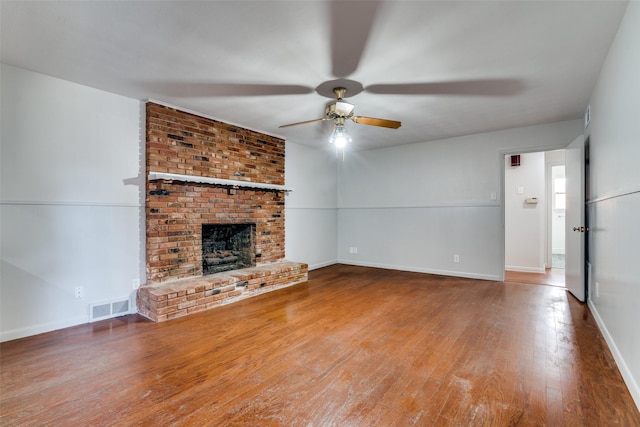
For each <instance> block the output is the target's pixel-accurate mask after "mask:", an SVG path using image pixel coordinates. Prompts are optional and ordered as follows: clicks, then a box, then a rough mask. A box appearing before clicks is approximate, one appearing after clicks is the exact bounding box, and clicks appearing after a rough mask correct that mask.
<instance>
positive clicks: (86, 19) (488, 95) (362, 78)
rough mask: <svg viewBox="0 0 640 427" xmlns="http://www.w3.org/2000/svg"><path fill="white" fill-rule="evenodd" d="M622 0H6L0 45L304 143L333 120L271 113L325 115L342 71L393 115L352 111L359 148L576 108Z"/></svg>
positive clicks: (12, 57)
mask: <svg viewBox="0 0 640 427" xmlns="http://www.w3.org/2000/svg"><path fill="white" fill-rule="evenodd" d="M626 6H627V2H626V1H579V0H574V1H460V2H459V1H438V2H436V1H415V0H414V1H397V0H389V1H383V2H366V1H354V2H347V1H338V2H329V1H271V0H262V1H238V0H235V1H211V2H205V1H200V2H187V1H135V2H134V1H110V2H89V1H87V2H83V1H77V2H60V1H50V2H35V1H17V2H13V1H5V0H2V2H1V10H0V13H1V20H2V21H1V36H2V42H1V43H2V44H1V50H0V58H1V60H2V62H4V63H6V64H10V65H14V66H18V67H22V68H25V69H28V70H33V71H37V72H40V73H43V74H47V75H50V76H54V77H59V78H62V79H65V80H69V81H72V82H77V83H80V84H83V85H87V86H91V87H95V88H99V89H103V90H106V91H109V92H114V93H117V94H121V95H125V96H128V97H132V98H136V99H154V100H158V101H162V102H165V103H169V104H172V105H175V106H178V107H183V108H186V109H190V110H193V111H196V112H200V113H204V114H207V115H210V116H213V117H216V118H219V119H221V120H224V121H228V122H232V123H236V124H240V125H243V126H246V127H249V128H252V129H256V130H260V131H264V132H267V133H271V134H275V135H280V136H283V137H285V138H287V139H288V140H291V141H294V142H298V143H302V144H307V145H312V146H322V145H326V144H327V142H326V140H327V137H328V135H329V133H330V130H331V124H330V123H329V122H320V123H314V124H308V125H304V126H295V127H290V128H286V129H279V128H278V126H279V125H282V124H287V123H291V122H299V121H303V120H309V119H315V118H320V117H322V116H323V115H324V107H325V105H326V104H327V102H329V101H330V100H329V98H327V97H324V96H322V95H320V94H319V93H318V91H317V90H316V89H317V88H318V87H319V86H320V90H319V91H320V92H321V93H324V89H327V88H328V89H330V88H331V87H332V86H333V85H332V84H330V83H325V82H327V81H331V80H336V79H348V80H350V81H349V82H345V84H346V85H347V86H348V87H351V86H354V85H355V86H356V87H357V86H358V85H362V86H363V87H364V90H363V91H362V92H361V93H359V94H357V95H355V96H352V97H350V96H349V93H347V96H346V98H347V100H349V101H350V102H352V103H354V104H355V105H356V114H357V115H363V116H370V117H379V118H385V119H391V120H399V121H402V127H401V128H400V129H398V130H392V129H386V128H379V127H373V126H366V125H358V124H355V123H352V122H348V123H347V128H348V130H349V132H350V133H351V135H352V137H353V139H354V141H353V146H354V147H353V148H355V149H358V148H359V149H368V148H375V147H383V146H391V145H397V144H409V143H414V142H422V141H429V140H435V139H442V138H447V137H452V136H459V135H465V134H473V133H480V132H485V131H491V130H496V129H506V128H512V127H518V126H525V125H531V124H539V123H545V122H553V121H560V120H566V119H574V118H579V117H582V114H583V112H584V110H585V108H586V106H587V102H588V98H589V95H590V93H591V90H592V88H593V86H594V84H595V82H596V78H597V76H598V73H599V71H600V67H601V65H602V63H603V61H604V59H605V56H606V54H607V51H608V48H609V46H610V44H611V42H612V40H613V37H614V36H615V33H616V31H617V28H618V25H619V23H620V20H621V18H622V15H623V14H624V10H625V8H626ZM447 82H448V83H447ZM322 83H325V84H324V85H322V86H321V84H322ZM394 85H400V86H394ZM384 92H395V93H396V94H389V93H384ZM398 93H399V94H398Z"/></svg>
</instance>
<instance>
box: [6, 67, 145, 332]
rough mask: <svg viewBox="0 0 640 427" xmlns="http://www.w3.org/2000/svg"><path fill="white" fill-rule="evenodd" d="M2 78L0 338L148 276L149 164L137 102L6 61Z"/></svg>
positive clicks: (51, 324) (61, 317) (84, 312)
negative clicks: (145, 204)
mask: <svg viewBox="0 0 640 427" xmlns="http://www.w3.org/2000/svg"><path fill="white" fill-rule="evenodd" d="M0 74H1V81H2V82H1V93H2V106H1V117H2V133H1V146H0V147H1V153H2V160H1V172H0V173H1V179H2V184H1V191H2V193H1V205H0V215H1V217H0V218H1V223H2V224H1V227H0V229H1V235H0V240H1V257H2V270H1V272H0V280H1V283H0V313H1V314H0V339H1V340H3V341H4V340H8V339H13V338H18V337H22V336H27V335H33V334H36V333H40V332H44V331H49V330H54V329H58V328H62V327H66V326H70V325H75V324H79V323H85V322H87V321H88V319H89V316H88V304H89V303H90V302H98V301H104V300H108V299H117V298H123V297H124V298H126V297H130V296H131V294H132V293H133V290H132V281H133V279H137V280H141V279H142V278H143V277H144V276H143V272H144V267H143V263H142V262H141V259H142V258H141V254H142V253H143V246H144V237H143V236H144V234H143V233H144V232H143V231H142V230H143V229H142V228H141V226H140V224H141V220H142V215H143V208H142V207H141V200H143V199H142V193H141V191H144V180H143V179H142V175H143V173H142V170H143V163H144V162H143V160H142V159H143V145H142V139H141V114H140V108H141V106H140V103H139V102H138V101H136V100H133V99H129V98H125V97H122V96H118V95H114V94H110V93H106V92H103V91H99V90H95V89H91V88H88V87H85V86H81V85H77V84H74V83H70V82H67V81H63V80H59V79H55V78H51V77H47V76H44V75H42V74H37V73H32V72H29V71H26V70H22V69H19V68H15V67H11V66H8V65H4V64H3V65H2V68H1V71H0ZM142 281H143V280H142ZM77 286H82V287H83V288H84V298H82V299H76V298H75V297H74V289H75V287H77Z"/></svg>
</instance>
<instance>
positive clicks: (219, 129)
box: [138, 102, 307, 321]
mask: <svg viewBox="0 0 640 427" xmlns="http://www.w3.org/2000/svg"><path fill="white" fill-rule="evenodd" d="M146 113H147V114H146V138H147V143H146V172H147V176H150V173H160V174H164V175H162V179H149V180H148V181H147V188H146V241H147V244H146V258H147V261H146V268H147V286H144V287H141V288H140V290H139V292H138V309H139V311H140V313H141V314H143V315H145V316H147V317H150V318H151V319H152V320H155V321H162V320H168V319H169V318H172V317H178V316H181V315H185V314H189V313H190V312H194V311H200V310H203V309H207V308H212V307H214V306H216V305H220V304H222V303H226V302H232V300H234V299H238V298H239V297H243V296H248V294H250V293H251V291H254V293H257V292H256V291H257V290H258V289H259V290H260V291H261V292H264V291H265V290H268V289H272V288H278V287H282V286H288V285H290V284H293V283H298V282H300V281H305V280H306V274H307V266H306V264H298V263H290V262H286V261H285V260H284V221H285V218H284V204H285V202H284V198H285V194H286V193H285V191H282V190H280V186H283V185H284V160H285V152H284V148H285V146H284V140H283V139H280V138H277V137H274V136H270V135H265V134H261V133H258V132H255V131H252V130H248V129H242V128H239V127H237V126H233V125H229V124H226V123H223V122H219V121H216V120H212V119H209V118H206V117H201V116H198V115H195V114H191V113H187V112H183V111H180V110H177V109H174V108H171V107H167V106H163V105H160V104H156V103H152V102H149V103H147V106H146ZM167 176H169V177H171V178H170V179H167ZM174 176H179V178H177V179H174V178H173V177H174ZM191 177H193V179H191ZM200 178H205V180H206V179H208V178H214V179H217V180H218V181H216V183H207V182H204V183H203V182H198V180H200ZM227 180H228V181H229V182H231V183H232V184H233V185H232V184H229V183H228V182H226V181H227ZM238 182H240V184H239V185H238ZM245 182H246V183H247V185H248V186H244V184H243V183H245ZM251 183H261V184H268V185H271V186H272V187H269V188H252V187H251V186H250V185H251ZM221 227H224V229H225V230H226V231H220V230H223V228H221ZM247 227H248V228H247ZM241 229H242V230H244V231H243V232H242V231H240V230H241ZM213 230H218V232H217V234H216V232H215V231H213ZM247 230H248V231H247ZM237 233H240V234H237ZM242 233H244V234H242ZM221 235H224V236H226V237H227V238H230V239H231V240H232V241H234V242H235V241H244V242H245V243H247V244H249V245H250V247H249V248H248V249H242V250H240V249H238V248H236V247H235V246H234V245H235V243H229V242H227V243H223V242H222V240H223V239H222V238H221V237H220V236H221ZM203 242H204V246H203ZM207 251H208V252H207ZM242 251H245V252H248V255H247V256H248V261H247V259H246V256H245V255H246V254H245V255H243V254H244V252H242ZM239 257H244V259H243V260H241V261H239V262H238V259H237V258H239ZM225 259H226V261H225ZM232 261H233V262H232ZM232 264H234V265H233V267H234V268H228V267H230V266H232ZM216 267H218V268H216ZM252 269H253V270H252ZM234 272H235V273H234ZM255 274H257V275H258V276H259V277H262V278H264V277H271V276H273V277H271V278H270V279H269V280H266V279H265V280H257V281H256V280H254V282H255V283H253V285H251V284H250V283H247V284H244V286H240V288H238V286H237V284H238V283H240V284H243V282H250V281H251V280H253V279H255V277H253V275H255ZM249 276H251V277H252V279H251V280H250V279H247V277H249ZM258 276H256V277H258ZM274 277H278V279H277V280H272V279H273V278H274ZM241 279H242V280H241ZM267 283H269V285H268V286H267ZM209 284H212V285H211V287H210V289H205V288H207V287H209V286H208V285H209ZM214 284H215V285H214ZM216 286H217V287H216ZM192 288H193V289H192ZM196 288H198V289H200V288H202V289H201V293H202V295H201V299H202V301H200V302H199V303H198V301H196V303H195V304H192V303H191V301H195V299H188V298H186V295H193V294H195V293H197V292H195V289H196ZM163 289H166V290H167V292H164V291H163ZM181 290H184V291H185V294H184V295H183V296H184V297H185V300H184V301H183V300H181V299H180V298H181V297H177V294H179V293H181V292H180V291H181ZM191 291H193V292H191ZM206 291H209V292H206ZM223 291H224V292H223ZM239 291H241V292H239ZM163 292H164V293H163ZM187 292H191V294H188V293H187ZM174 294H176V298H177V299H176V301H173V302H174V303H175V304H173V305H174V306H175V307H174V310H173V311H169V310H168V309H166V307H167V306H168V305H171V304H168V302H169V299H170V298H169V296H173V295H174ZM161 301H167V302H166V303H163V302H161ZM185 303H188V304H185ZM159 305H160V306H162V307H158V306H159ZM179 307H181V308H179ZM159 309H160V310H159Z"/></svg>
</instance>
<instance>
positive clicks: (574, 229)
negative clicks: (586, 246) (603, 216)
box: [573, 225, 587, 233]
mask: <svg viewBox="0 0 640 427" xmlns="http://www.w3.org/2000/svg"><path fill="white" fill-rule="evenodd" d="M573 231H579V232H580V233H584V232H585V231H587V229H586V228H585V227H583V226H582V225H581V226H580V227H573Z"/></svg>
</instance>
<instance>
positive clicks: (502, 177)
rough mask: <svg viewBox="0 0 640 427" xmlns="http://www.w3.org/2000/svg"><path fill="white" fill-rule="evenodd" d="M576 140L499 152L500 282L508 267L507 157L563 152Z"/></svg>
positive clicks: (502, 280)
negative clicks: (506, 260) (506, 258)
mask: <svg viewBox="0 0 640 427" xmlns="http://www.w3.org/2000/svg"><path fill="white" fill-rule="evenodd" d="M574 139H575V138H572V139H571V141H567V142H566V143H563V144H553V145H543V146H538V147H521V148H505V149H502V150H498V164H499V167H500V169H499V170H500V173H499V174H498V176H499V177H500V192H499V193H498V194H499V195H500V197H499V199H500V200H499V205H500V212H501V213H500V215H501V218H500V221H501V223H500V225H501V227H500V271H499V274H498V280H499V281H500V282H504V268H505V265H506V262H505V257H506V247H505V246H506V245H505V239H506V231H505V224H506V212H505V203H504V198H505V187H504V180H505V167H504V165H505V156H510V155H513V154H522V153H540V152H545V151H554V150H563V149H565V148H567V146H568V145H569V144H571V143H572V142H573V140H574Z"/></svg>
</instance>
